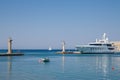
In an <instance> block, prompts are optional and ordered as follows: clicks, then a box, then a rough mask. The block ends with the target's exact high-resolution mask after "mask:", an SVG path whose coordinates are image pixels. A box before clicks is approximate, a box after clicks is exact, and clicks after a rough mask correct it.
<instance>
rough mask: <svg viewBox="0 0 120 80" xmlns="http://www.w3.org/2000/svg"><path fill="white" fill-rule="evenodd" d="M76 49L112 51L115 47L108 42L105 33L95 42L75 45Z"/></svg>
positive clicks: (96, 51)
mask: <svg viewBox="0 0 120 80" xmlns="http://www.w3.org/2000/svg"><path fill="white" fill-rule="evenodd" d="M76 48H77V50H78V51H80V52H81V53H114V52H115V47H114V46H113V45H112V43H110V42H109V40H108V37H106V33H104V34H103V37H102V39H101V40H97V39H96V42H92V43H89V44H88V45H77V46H76Z"/></svg>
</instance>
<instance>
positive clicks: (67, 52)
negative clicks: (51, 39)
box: [56, 41, 80, 54]
mask: <svg viewBox="0 0 120 80" xmlns="http://www.w3.org/2000/svg"><path fill="white" fill-rule="evenodd" d="M56 53H57V54H80V52H78V51H65V41H62V51H59V52H56Z"/></svg>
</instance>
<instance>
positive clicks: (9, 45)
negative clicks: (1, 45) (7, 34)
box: [8, 38, 12, 54]
mask: <svg viewBox="0 0 120 80" xmlns="http://www.w3.org/2000/svg"><path fill="white" fill-rule="evenodd" d="M8 54H12V39H11V38H9V39H8Z"/></svg>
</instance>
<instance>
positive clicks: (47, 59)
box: [40, 58, 50, 62]
mask: <svg viewBox="0 0 120 80" xmlns="http://www.w3.org/2000/svg"><path fill="white" fill-rule="evenodd" d="M40 61H41V62H50V60H49V58H41V59H40Z"/></svg>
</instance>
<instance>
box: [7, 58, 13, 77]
mask: <svg viewBox="0 0 120 80" xmlns="http://www.w3.org/2000/svg"><path fill="white" fill-rule="evenodd" d="M11 71H12V57H11V56H8V78H10V76H11Z"/></svg>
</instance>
